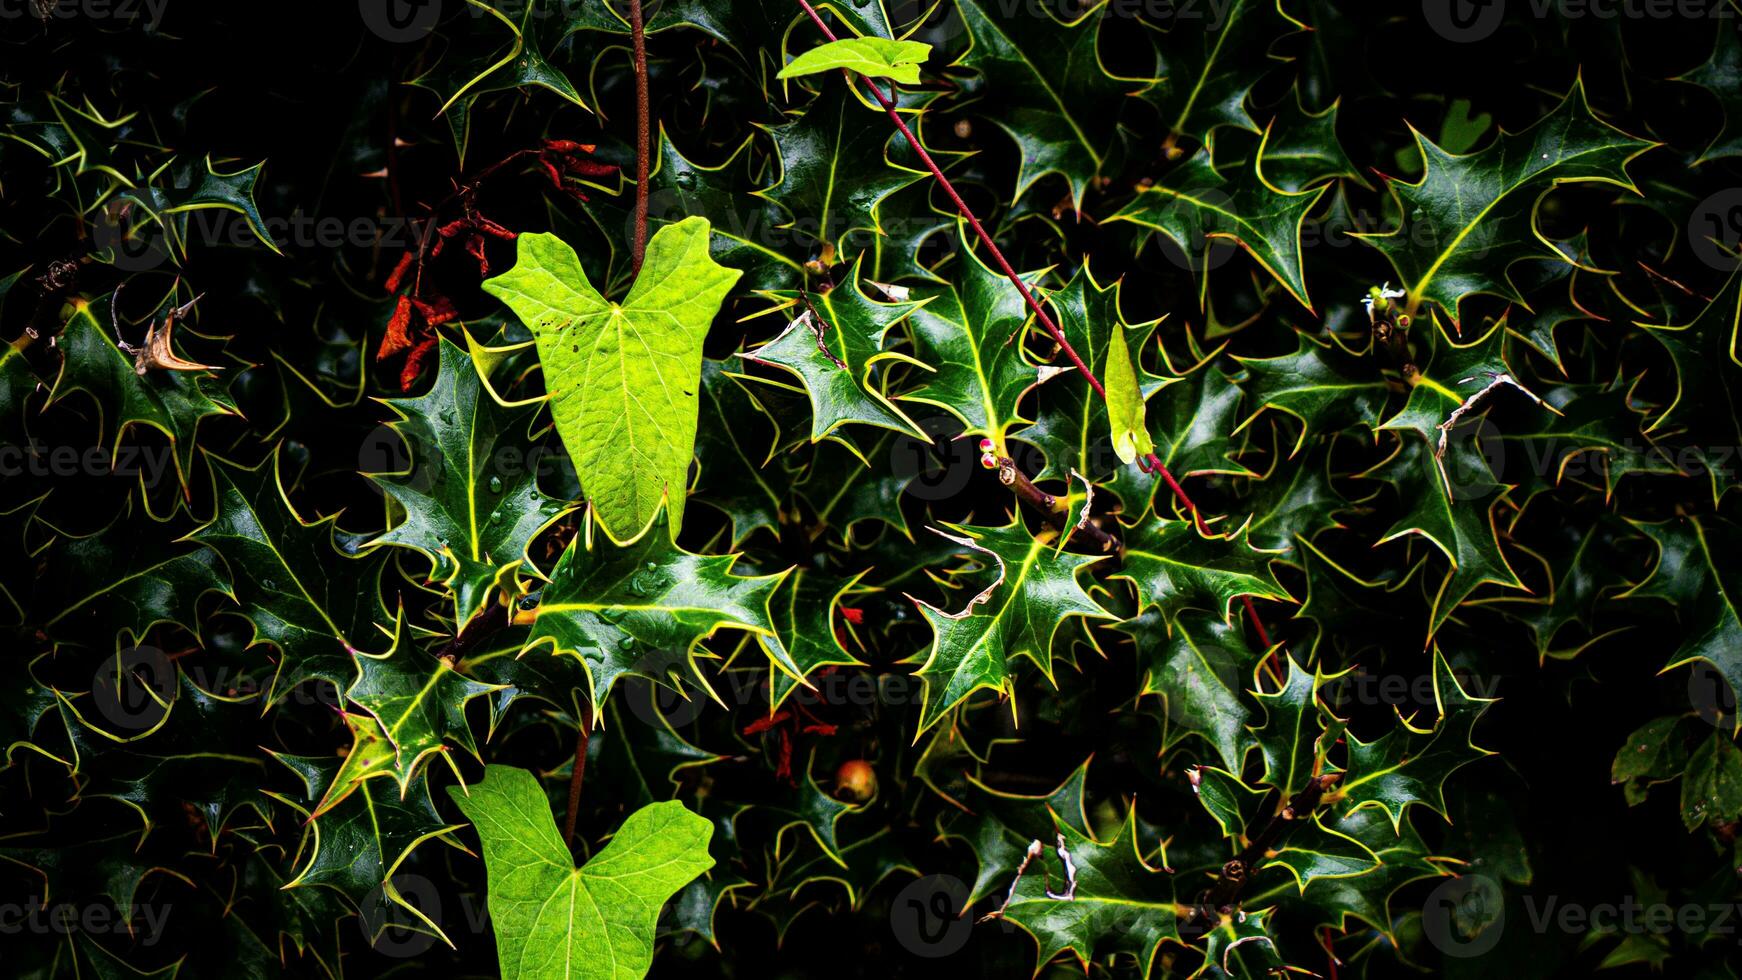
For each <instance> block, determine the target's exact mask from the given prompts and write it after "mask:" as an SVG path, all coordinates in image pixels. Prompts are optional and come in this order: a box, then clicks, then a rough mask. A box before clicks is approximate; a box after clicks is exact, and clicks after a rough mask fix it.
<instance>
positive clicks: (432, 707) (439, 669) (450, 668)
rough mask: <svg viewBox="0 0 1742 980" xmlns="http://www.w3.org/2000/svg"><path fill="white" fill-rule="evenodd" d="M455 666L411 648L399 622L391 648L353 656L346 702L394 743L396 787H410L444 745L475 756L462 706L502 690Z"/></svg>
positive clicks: (441, 750) (443, 750)
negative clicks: (367, 715) (423, 764)
mask: <svg viewBox="0 0 1742 980" xmlns="http://www.w3.org/2000/svg"><path fill="white" fill-rule="evenodd" d="M454 667H455V665H454V664H453V663H451V662H450V661H449V660H447V659H445V658H442V657H432V656H430V655H428V654H426V653H423V652H422V651H420V650H418V649H416V648H415V647H414V646H413V645H412V644H411V643H410V641H409V640H408V639H407V637H406V634H405V627H404V625H403V621H402V622H401V623H400V625H399V628H398V629H397V630H396V631H395V634H394V643H393V647H392V649H390V650H388V651H387V652H386V653H381V654H371V653H358V654H357V679H356V681H354V682H353V683H352V684H351V686H350V687H349V688H347V689H346V690H345V697H346V698H348V699H349V700H351V701H354V702H356V703H357V704H359V705H361V706H362V707H363V709H364V710H365V711H368V712H369V713H370V714H371V715H374V716H375V719H376V720H377V721H379V722H380V723H381V728H382V731H383V733H384V734H385V735H386V737H387V738H388V740H389V741H391V742H392V743H393V750H394V763H393V767H394V771H395V777H396V778H397V779H398V780H399V784H400V785H401V786H404V785H405V784H406V783H408V782H410V780H411V777H412V774H414V773H415V772H416V771H417V768H418V764H419V763H421V762H422V761H423V760H424V758H425V757H427V756H430V755H434V754H436V753H441V752H446V751H447V744H446V743H448V742H453V743H454V744H456V745H458V746H460V747H461V748H463V749H465V750H466V751H467V752H469V753H471V755H472V757H473V758H477V757H478V746H477V744H476V743H475V742H474V741H473V740H472V729H471V728H470V727H468V726H467V724H466V703H467V702H469V701H471V700H472V699H473V698H475V697H480V696H482V695H485V694H489V693H491V692H492V691H498V690H501V689H502V685H497V684H484V683H480V682H479V681H475V680H473V679H471V678H470V677H467V676H466V675H464V674H462V673H460V672H459V671H457V670H455V669H454ZM449 764H450V766H451V765H452V763H451V761H450V763H449Z"/></svg>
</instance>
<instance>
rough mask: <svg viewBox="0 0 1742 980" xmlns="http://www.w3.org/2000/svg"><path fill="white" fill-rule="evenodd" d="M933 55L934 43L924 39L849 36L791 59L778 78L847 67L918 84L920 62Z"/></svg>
mask: <svg viewBox="0 0 1742 980" xmlns="http://www.w3.org/2000/svg"><path fill="white" fill-rule="evenodd" d="M930 55H931V45H929V44H926V43H925V42H924V41H892V40H890V39H889V38H886V37H849V38H842V39H841V40H839V41H830V42H829V43H827V44H822V45H818V46H817V47H814V48H812V49H810V50H809V51H806V52H805V53H804V54H801V55H799V56H798V57H796V58H794V59H792V61H790V62H788V63H787V66H786V67H785V68H782V69H781V70H780V74H779V75H778V76H776V77H778V78H797V77H799V76H800V75H815V74H818V73H820V72H825V71H830V70H831V69H835V68H845V69H847V70H848V71H853V72H858V73H859V74H861V75H866V76H870V77H872V78H891V79H894V80H895V81H897V82H900V83H901V84H903V85H916V84H918V83H919V66H920V63H921V62H923V61H925V59H926V58H927V57H929V56H930Z"/></svg>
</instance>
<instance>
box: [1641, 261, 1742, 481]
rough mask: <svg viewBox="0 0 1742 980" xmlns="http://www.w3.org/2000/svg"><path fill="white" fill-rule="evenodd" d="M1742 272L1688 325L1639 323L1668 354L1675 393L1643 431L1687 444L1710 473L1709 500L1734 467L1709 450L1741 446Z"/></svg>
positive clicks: (1732, 478)
mask: <svg viewBox="0 0 1742 980" xmlns="http://www.w3.org/2000/svg"><path fill="white" fill-rule="evenodd" d="M1739 323H1742V271H1738V272H1734V273H1732V274H1731V276H1730V278H1729V280H1728V281H1727V282H1725V283H1724V288H1723V289H1722V290H1720V291H1719V293H1718V296H1717V298H1716V299H1714V300H1712V302H1711V304H1710V305H1708V306H1707V307H1706V308H1705V309H1704V310H1702V311H1700V313H1699V315H1698V316H1696V317H1694V319H1693V321H1692V322H1690V323H1685V324H1681V325H1670V324H1657V325H1653V324H1641V326H1643V327H1644V328H1645V329H1646V330H1647V331H1649V332H1650V335H1651V336H1652V337H1655V338H1656V339H1657V341H1658V343H1660V344H1662V345H1663V346H1664V349H1665V350H1667V351H1669V357H1670V361H1671V362H1672V363H1673V364H1674V365H1675V372H1676V390H1675V397H1674V398H1673V399H1671V401H1670V403H1669V405H1668V407H1666V408H1665V409H1664V410H1663V412H1662V414H1660V415H1658V417H1657V418H1656V419H1654V420H1652V423H1651V426H1650V428H1648V429H1647V430H1646V431H1647V432H1649V433H1651V434H1652V435H1653V436H1654V437H1656V438H1660V439H1672V438H1673V439H1676V440H1677V441H1686V442H1689V443H1691V444H1692V446H1691V452H1692V453H1693V454H1694V457H1695V458H1696V459H1698V460H1700V463H1701V465H1702V466H1704V467H1705V469H1706V472H1707V473H1709V474H1710V475H1711V480H1712V501H1713V503H1714V504H1715V503H1717V502H1718V501H1721V500H1722V499H1723V497H1724V494H1725V493H1727V492H1728V491H1729V490H1730V488H1731V487H1733V486H1735V485H1736V480H1735V478H1734V477H1733V475H1732V474H1733V472H1734V465H1733V464H1732V463H1730V462H1729V460H1728V459H1719V458H1716V457H1717V454H1715V453H1714V452H1713V450H1712V449H1711V448H1710V447H1716V446H1742V384H1739V383H1738V377H1737V373H1738V372H1737V368H1739V367H1742V333H1739V329H1742V328H1739V327H1738V324H1739Z"/></svg>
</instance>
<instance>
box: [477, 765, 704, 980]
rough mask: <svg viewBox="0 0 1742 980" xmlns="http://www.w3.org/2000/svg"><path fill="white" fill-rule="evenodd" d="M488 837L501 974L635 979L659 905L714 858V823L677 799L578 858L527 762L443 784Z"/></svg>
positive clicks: (646, 810)
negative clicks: (478, 778) (468, 783)
mask: <svg viewBox="0 0 1742 980" xmlns="http://www.w3.org/2000/svg"><path fill="white" fill-rule="evenodd" d="M449 795H450V796H451V797H452V798H453V801H454V803H455V805H457V806H458V807H459V808H460V811H461V812H462V813H464V814H465V815H466V819H468V820H470V821H472V826H473V828H474V829H476V830H477V832H478V838H479V840H481V841H482V842H483V845H484V869H485V871H486V872H487V874H488V876H489V897H488V908H489V912H490V920H491V923H492V927H493V931H494V933H495V936H496V948H497V954H496V955H497V963H498V966H499V968H500V969H501V971H502V976H503V977H504V978H505V980H518V978H533V977H537V978H544V977H562V978H567V977H585V978H603V980H640V978H641V977H642V976H643V975H644V974H646V972H647V969H648V967H649V966H651V965H652V963H653V938H654V930H655V928H656V926H657V920H658V918H659V910H660V907H661V906H663V905H664V904H665V903H666V901H667V900H669V899H670V898H671V897H672V895H674V894H676V893H677V891H678V890H679V889H681V888H683V887H684V886H685V885H687V884H689V882H690V881H691V880H692V879H694V878H696V877H697V876H698V875H701V874H702V873H703V872H705V871H707V870H708V869H709V868H711V867H713V866H714V859H713V858H712V857H710V856H709V855H708V853H707V848H708V841H709V838H710V837H712V836H713V832H714V826H713V824H711V823H709V822H708V821H707V820H704V819H702V818H701V817H698V816H696V815H695V814H694V813H691V812H690V811H689V810H687V809H685V808H684V805H683V804H682V803H679V802H677V801H676V800H671V801H667V802H664V803H652V804H649V805H647V806H644V807H642V808H641V809H639V810H637V811H635V812H634V813H632V814H630V815H629V818H628V819H627V820H625V821H623V826H622V827H620V828H618V830H617V832H616V834H614V835H612V837H611V842H610V843H609V844H606V845H605V847H604V848H603V849H602V850H600V851H599V852H598V853H597V854H595V855H593V857H592V858H591V859H590V860H588V861H587V862H586V863H585V864H583V865H581V866H580V867H578V868H577V867H575V864H574V859H573V858H571V857H570V856H569V849H568V846H567V845H565V844H564V843H563V839H562V837H561V836H560V835H559V834H558V833H557V828H556V821H555V820H554V819H552V818H551V815H550V802H549V800H548V799H546V797H545V795H544V790H543V789H541V788H540V787H539V785H538V780H537V779H535V778H533V776H532V774H531V773H529V772H527V771H526V770H524V769H516V768H514V767H512V766H490V767H489V768H488V769H487V770H486V771H485V775H484V780H483V781H482V782H480V783H476V784H474V785H473V786H472V787H471V788H470V790H469V792H461V791H459V789H458V787H449Z"/></svg>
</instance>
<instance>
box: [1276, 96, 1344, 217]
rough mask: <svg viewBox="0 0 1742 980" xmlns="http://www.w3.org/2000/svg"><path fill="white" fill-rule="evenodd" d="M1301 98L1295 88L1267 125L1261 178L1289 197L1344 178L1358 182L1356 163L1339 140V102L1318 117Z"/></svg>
mask: <svg viewBox="0 0 1742 980" xmlns="http://www.w3.org/2000/svg"><path fill="white" fill-rule="evenodd" d="M1300 98H1301V92H1300V89H1298V88H1296V89H1295V92H1294V95H1293V96H1291V97H1289V98H1285V99H1283V100H1282V102H1281V103H1280V104H1278V105H1277V107H1276V112H1275V115H1273V116H1272V117H1271V119H1270V122H1268V123H1266V124H1265V126H1264V138H1263V139H1262V140H1261V141H1260V142H1259V144H1258V154H1257V159H1258V179H1259V180H1261V181H1263V182H1264V183H1265V185H1266V186H1269V187H1274V188H1276V189H1277V190H1279V191H1283V192H1285V193H1290V194H1298V193H1300V192H1302V191H1305V190H1306V189H1307V188H1309V187H1312V186H1313V185H1315V184H1319V183H1323V182H1325V181H1330V180H1336V179H1338V178H1343V177H1347V178H1349V179H1351V180H1357V181H1359V180H1360V177H1359V175H1358V174H1357V172H1356V170H1355V164H1354V163H1353V162H1351V161H1350V160H1349V154H1348V153H1347V152H1345V151H1344V150H1343V145H1342V144H1341V143H1340V142H1338V141H1337V109H1338V102H1332V103H1331V105H1330V107H1329V108H1327V109H1325V111H1323V112H1320V113H1317V114H1316V115H1315V114H1314V113H1311V112H1308V111H1307V110H1306V107H1305V106H1303V105H1302V104H1301V101H1300Z"/></svg>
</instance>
